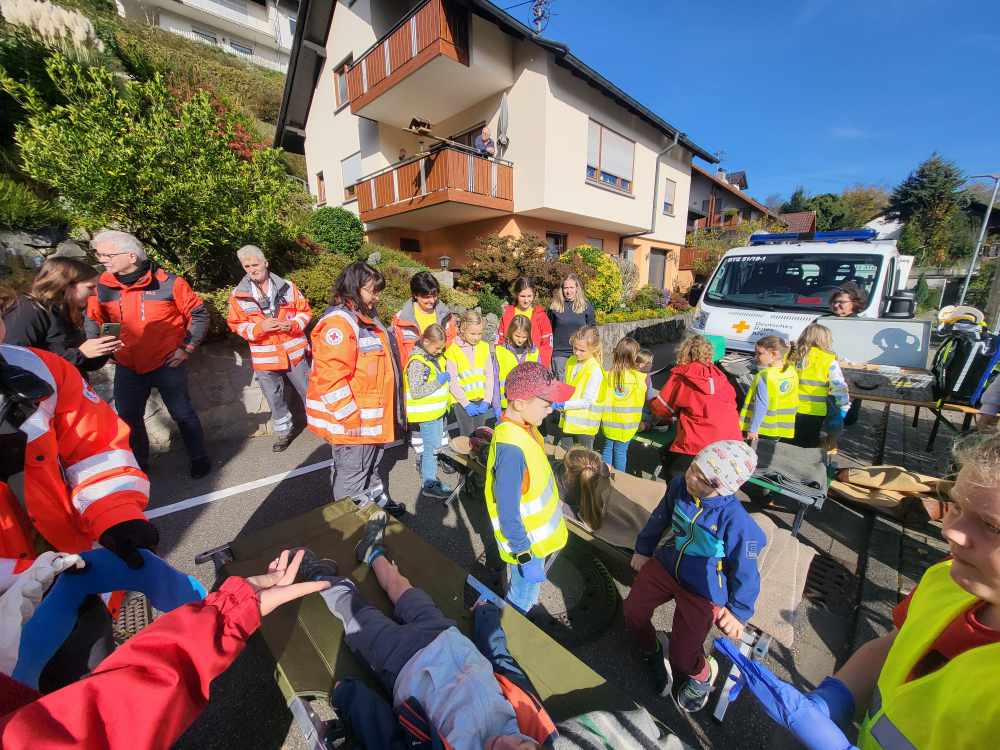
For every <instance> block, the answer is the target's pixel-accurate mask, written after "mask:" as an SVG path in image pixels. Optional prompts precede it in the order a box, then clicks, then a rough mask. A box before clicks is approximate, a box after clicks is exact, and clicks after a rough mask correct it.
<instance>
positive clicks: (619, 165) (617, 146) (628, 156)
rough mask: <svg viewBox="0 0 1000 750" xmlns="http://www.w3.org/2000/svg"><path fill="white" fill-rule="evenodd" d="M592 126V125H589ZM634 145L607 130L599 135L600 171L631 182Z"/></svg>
mask: <svg viewBox="0 0 1000 750" xmlns="http://www.w3.org/2000/svg"><path fill="white" fill-rule="evenodd" d="M591 124H593V123H591ZM634 153H635V144H634V143H632V141H630V140H629V139H628V138H622V136H620V135H618V134H617V133H615V132H612V131H611V130H608V129H607V128H605V129H604V132H603V133H602V134H601V171H602V172H607V173H608V174H613V175H614V176H615V177H621V178H623V179H626V180H629V181H631V180H632V157H633V156H634Z"/></svg>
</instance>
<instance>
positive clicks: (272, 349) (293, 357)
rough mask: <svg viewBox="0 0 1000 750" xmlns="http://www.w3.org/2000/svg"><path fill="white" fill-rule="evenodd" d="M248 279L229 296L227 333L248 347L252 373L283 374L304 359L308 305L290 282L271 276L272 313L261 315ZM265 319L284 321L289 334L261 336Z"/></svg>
mask: <svg viewBox="0 0 1000 750" xmlns="http://www.w3.org/2000/svg"><path fill="white" fill-rule="evenodd" d="M251 283H252V282H251V281H250V277H249V276H244V277H243V281H241V282H240V283H239V284H237V286H236V288H235V289H233V293H232V294H231V295H229V314H228V316H227V317H226V323H228V324H229V330H231V331H232V332H233V333H235V334H236V335H237V336H239V337H240V338H242V339H246V341H248V342H249V343H250V363H251V365H252V367H253V369H255V370H287V369H289V368H291V367H293V366H294V365H296V364H298V362H299V361H300V360H301V359H302V358H303V357H304V356H306V352H307V351H308V349H309V342H308V340H307V339H306V336H305V330H306V326H307V325H309V320H310V319H311V318H312V309H311V308H310V307H309V301H308V300H307V299H306V298H305V297H304V296H302V292H300V291H299V290H298V287H296V286H295V284H293V283H292V282H291V281H285V280H284V279H282V278H280V277H278V276H275V275H274V274H273V273H272V274H271V284H272V287H273V289H274V310H272V311H271V314H269V315H267V314H265V313H264V309H263V308H262V307H261V304H260V301H259V300H258V299H257V297H256V296H254V293H253V289H252V287H251V286H250V285H251ZM266 318H276V319H278V320H283V321H284V320H287V321H289V322H290V323H291V324H292V330H291V331H288V332H284V331H272V332H271V333H265V332H264V331H263V329H262V328H261V326H262V324H263V322H264V320H265V319H266Z"/></svg>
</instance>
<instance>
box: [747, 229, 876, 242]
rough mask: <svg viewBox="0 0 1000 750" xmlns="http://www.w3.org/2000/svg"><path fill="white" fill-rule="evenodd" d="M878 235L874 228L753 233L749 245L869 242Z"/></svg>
mask: <svg viewBox="0 0 1000 750" xmlns="http://www.w3.org/2000/svg"><path fill="white" fill-rule="evenodd" d="M877 236H878V232H876V231H875V230H874V229H838V230H837V231H835V232H772V233H770V234H754V235H751V237H750V244H751V245H768V244H773V243H782V242H831V243H832V242H852V241H853V242H869V241H871V240H873V239H875V238H876V237H877Z"/></svg>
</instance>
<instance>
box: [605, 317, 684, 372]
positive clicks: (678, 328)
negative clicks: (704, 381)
mask: <svg viewBox="0 0 1000 750" xmlns="http://www.w3.org/2000/svg"><path fill="white" fill-rule="evenodd" d="M687 322H688V316H687V315H677V316H674V317H672V318H651V319H648V320H632V321H629V322H628V323H605V324H604V325H601V326H598V327H597V330H598V331H599V332H600V334H601V346H602V348H603V349H604V367H605V369H607V368H609V367H611V353H612V352H613V351H614V349H615V346H616V345H617V344H618V342H619V341H621V340H622V339H623V338H625V337H626V336H631V337H632V338H634V339H635V340H636V341H638V342H639V344H641V345H642V346H643V347H644V348H646V349H649V350H651V351H652V352H653V354H654V355H655V356H656V366H657V367H661V366H662V365H661V361H662V360H663V359H664V357H668V356H669V354H668V352H669V353H672V352H673V349H674V348H676V346H677V344H679V343H680V342H681V341H682V340H683V339H684V331H685V329H686V328H687Z"/></svg>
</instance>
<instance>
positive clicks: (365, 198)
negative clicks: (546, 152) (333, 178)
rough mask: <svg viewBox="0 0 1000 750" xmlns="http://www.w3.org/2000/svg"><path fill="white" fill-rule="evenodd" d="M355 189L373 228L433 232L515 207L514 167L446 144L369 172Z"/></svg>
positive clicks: (363, 214) (363, 215)
mask: <svg viewBox="0 0 1000 750" xmlns="http://www.w3.org/2000/svg"><path fill="white" fill-rule="evenodd" d="M354 189H355V194H356V195H357V197H358V212H359V214H360V216H361V220H362V221H363V222H365V224H367V225H369V228H372V229H375V228H381V227H399V228H402V229H413V230H417V231H428V230H432V229H440V228H441V227H447V226H451V225H453V224H461V223H465V222H469V221H478V220H480V219H488V218H490V217H493V216H499V215H502V214H505V213H511V212H513V210H514V166H513V165H512V164H511V163H510V162H508V161H504V160H502V159H489V158H486V157H483V156H479V155H477V154H474V153H472V152H469V151H464V150H461V149H458V148H442V149H440V150H437V151H434V152H432V153H430V154H426V155H424V156H418V157H415V158H413V159H409V160H407V161H403V162H400V163H399V164H393V165H392V166H391V167H387V168H386V169H383V170H381V171H379V172H376V173H375V174H372V175H369V176H367V177H363V178H362V179H360V180H359V181H358V182H357V183H355V186H354Z"/></svg>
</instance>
